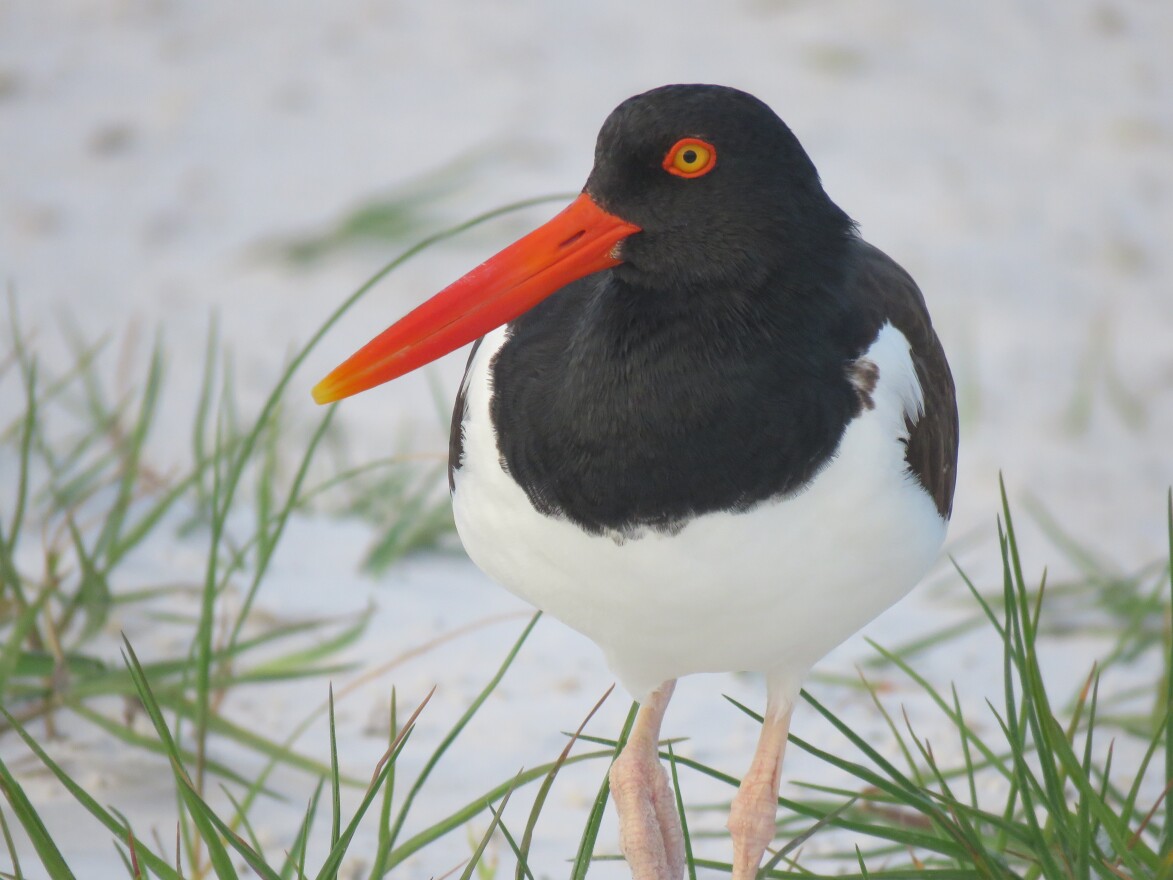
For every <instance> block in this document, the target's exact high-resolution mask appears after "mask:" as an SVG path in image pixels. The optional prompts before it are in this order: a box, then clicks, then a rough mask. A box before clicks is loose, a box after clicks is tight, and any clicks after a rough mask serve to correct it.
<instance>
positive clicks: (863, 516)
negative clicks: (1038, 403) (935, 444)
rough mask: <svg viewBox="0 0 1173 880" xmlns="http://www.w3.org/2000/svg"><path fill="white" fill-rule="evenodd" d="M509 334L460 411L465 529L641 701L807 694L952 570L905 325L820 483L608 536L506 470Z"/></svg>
mask: <svg viewBox="0 0 1173 880" xmlns="http://www.w3.org/2000/svg"><path fill="white" fill-rule="evenodd" d="M507 336H508V332H507V331H506V330H504V329H501V330H496V331H494V332H493V333H492V334H490V335H489V336H488V337H486V338H485V340H484V342H483V343H482V344H481V345H480V346H479V347H478V348H477V351H476V352H475V354H474V355H473V357H472V358H471V359H470V362H469V366H468V371H467V375H466V378H465V382H466V386H465V387H466V390H465V393H464V396H463V400H462V401H461V402H460V403H459V404H458V408H462V410H463V411H462V413H460V414H458V416H457V418H460V424H461V428H462V430H463V432H464V437H463V443H462V447H463V452H462V455H461V461H460V463H459V466H457V467H454V469H453V481H454V491H453V496H452V497H453V512H454V514H455V518H456V526H457V530H458V531H459V533H460V537H461V541H462V542H463V543H464V546H465V549H466V550H467V551H468V554H469V556H470V557H471V558H472V560H473V561H474V562H475V563H476V564H477V565H478V566H479V567H480V568H481V569H482V570H484V571H485V572H486V573H487V574H489V576H490V577H492V578H493V579H494V580H496V581H497V582H498V583H500V584H502V585H503V586H505V587H506V588H507V589H509V590H510V591H512V592H514V593H516V594H517V595H518V596H520V597H521V598H523V599H525V600H527V601H528V602H530V603H532V604H533V605H535V606H536V607H538V608H541V609H542V610H543V611H546V612H548V613H550V614H551V615H553V616H554V617H556V618H558V619H559V620H561V621H563V622H565V623H567V624H568V625H569V626H571V627H572V628H574V629H576V630H578V631H579V632H581V633H583V634H584V635H585V636H587V637H588V638H590V639H591V640H592V641H593V642H595V643H596V644H597V645H599V646H600V648H602V650H603V652H604V654H605V655H606V658H607V662H608V664H609V665H610V667H611V669H612V670H613V671H614V673H615V674H616V675H617V676H618V677H619V679H620V680H621V681H622V683H623V684H624V686H625V687H626V688H627V689H628V691H629V692H630V693H632V694H633V695H634V696H635V697H636V698H637V699H640V700H642V699H644V698H646V697H647V695H648V694H649V693H650V692H651V691H652V690H653V689H655V688H656V687H658V686H659V685H660V684H661V683H663V682H665V681H668V680H669V679H674V678H678V677H680V676H682V675H688V674H690V673H695V672H735V671H741V670H754V671H759V672H766V673H771V674H778V675H781V676H784V677H785V678H786V679H787V680H788V682H789V683H790V684H791V685H792V686H793V688H794V691H795V692H797V687H798V683H799V682H800V681H801V680H802V678H803V677H804V676H805V674H806V672H807V670H809V668H810V667H811V666H812V665H813V664H814V662H815V661H817V660H818V659H819V658H821V657H822V656H823V655H824V654H826V653H827V652H828V651H829V650H831V649H832V648H834V647H835V646H836V645H837V644H839V643H840V642H841V641H843V640H844V639H845V638H847V637H848V636H850V635H851V634H853V633H854V632H855V631H856V630H858V629H859V628H860V627H861V626H862V625H863V624H865V623H867V621H869V620H870V619H871V618H873V617H874V616H875V615H877V614H878V613H880V612H881V611H883V610H884V609H886V608H887V607H888V606H889V605H891V604H892V603H894V602H895V601H896V600H897V599H899V598H900V597H901V596H903V595H904V594H905V593H906V592H907V591H908V590H909V589H910V588H911V587H912V586H913V585H914V584H915V583H916V581H917V580H918V579H919V578H920V576H921V575H922V574H923V573H924V571H925V570H926V569H927V568H928V566H929V564H930V563H931V562H932V561H933V559H934V558H935V557H936V555H937V552H938V550H939V548H940V545H941V541H942V540H943V538H944V534H945V521H944V520H943V518H942V517H941V514H940V513H939V512H938V511H937V509H936V507H935V506H934V504H933V501H932V499H931V498H929V496H928V495H927V494H926V493H925V491H924V490H923V488H922V487H921V486H920V484H919V483H918V482H917V481H916V478H915V477H914V476H913V475H912V474H911V473H910V472H909V471H908V468H907V465H906V463H905V460H904V454H905V449H906V447H905V442H906V439H907V434H908V429H907V428H906V426H905V422H906V420H907V419H912V420H915V419H916V418H917V417H918V415H919V411H920V407H921V400H922V398H921V392H920V385H919V382H918V380H917V377H916V374H915V371H914V370H913V368H912V363H911V360H910V358H909V354H908V343H907V341H906V340H905V339H904V337H903V335H902V334H901V333H900V331H899V330H897V329H896V328H895V327H893V326H892V325H890V324H886V325H884V326H883V327H882V328H881V330H880V331H879V333H878V334H877V337H876V339H875V340H874V342H873V343H872V344H871V345H870V346H869V347H868V349H867V350H866V351H865V352H863V353H862V354H861V357H862V358H864V359H865V360H867V361H868V362H870V363H872V364H874V365H875V366H876V367H877V368H878V373H879V378H878V380H877V382H876V385H875V387H874V389H873V390H872V391H871V392H870V395H871V400H872V406H870V407H868V406H865V405H864V404H863V403H862V402H861V403H860V406H859V412H858V413H857V414H856V415H855V416H853V417H852V418H851V420H850V421H849V422H848V423H847V424H846V426H845V427H844V429H843V433H842V436H841V438H840V440H839V442H838V444H837V445H836V447H835V450H834V452H833V453H832V454H831V455H830V456H828V457H827V459H826V460H825V461H824V462H822V463H821V466H820V467H819V468H818V470H817V471H816V473H815V475H814V476H813V478H812V479H811V481H810V482H809V483H808V484H805V485H803V486H801V487H799V488H797V489H795V490H792V491H790V492H787V493H785V494H783V495H780V496H776V497H770V498H765V499H763V500H761V501H757V502H755V503H753V504H752V505H750V506H748V507H747V508H746V509H744V510H714V511H710V512H706V513H700V514H697V515H694V516H691V517H689V518H688V519H687V520H685V521H683V522H680V523H678V524H674V525H673V526H672V527H671V528H653V527H651V526H640V527H637V528H632V529H628V530H623V529H610V530H608V531H606V532H602V533H592V532H589V531H585V530H584V529H583V528H582V527H581V526H579V525H577V524H576V523H574V522H573V521H571V520H570V519H568V518H567V517H566V516H564V515H552V514H545V513H539V512H537V511H536V509H535V508H534V506H533V504H532V503H531V501H530V499H529V497H528V496H527V494H526V493H525V491H524V490H523V489H522V487H521V486H520V485H519V484H518V482H517V480H516V479H515V478H514V477H513V475H511V474H510V473H509V472H508V471H507V470H506V469H505V467H503V465H502V458H501V455H500V453H499V452H498V447H497V441H496V436H497V434H498V433H499V431H498V430H495V429H494V425H493V419H492V416H491V413H490V404H491V399H492V376H493V370H492V363H493V360H494V357H495V356H496V354H497V353H498V351H499V350H500V347H501V345H502V344H503V342H504V341H505V339H506V338H507ZM847 367H848V364H844V375H843V382H844V383H849V377H848V374H847ZM637 405H638V404H637ZM461 416H462V418H461ZM501 430H508V428H506V427H504V426H503V427H502V429H501ZM712 452H713V454H714V455H738V454H739V450H738V448H736V447H731V448H726V449H717V450H713V451H712ZM666 454H670V450H666ZM486 512H491V514H489V515H486ZM698 621H699V622H703V626H701V627H700V628H698Z"/></svg>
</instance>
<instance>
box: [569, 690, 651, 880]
mask: <svg viewBox="0 0 1173 880" xmlns="http://www.w3.org/2000/svg"><path fill="white" fill-rule="evenodd" d="M637 714H639V703H634V702H633V703H632V704H631V709H630V710H628V713H627V720H626V721H624V722H623V729H622V730H621V731H620V733H619V739H618V740H616V742H615V751H614V752H613V753H612V759H611V760H612V762H614V760H615V758H618V757H619V754H620V753H621V752H622V751H623V747H624V746H625V745H627V737H628V736H630V735H631V728H632V727H633V726H634V725H635V716H636V715H637ZM610 793H611V777H610V770H608V772H606V773H604V774H603V780H602V782H600V783H599V791H598V793H597V794H596V795H595V800H594V803H593V804H591V812H590V815H589V816H588V817H587V823H586V827H584V828H583V831H582V839H581V840H580V841H579V844H578V852H577V853H576V854H575V857H574V870H573V871H572V872H571V874H570V880H583V878H584V877H586V874H587V871H588V870H589V869H590V866H591V859H592V858H593V857H594V853H595V840H596V839H597V838H598V836H599V826H600V825H602V824H603V811H604V810H605V809H606V807H607V796H608V795H609V794H610Z"/></svg>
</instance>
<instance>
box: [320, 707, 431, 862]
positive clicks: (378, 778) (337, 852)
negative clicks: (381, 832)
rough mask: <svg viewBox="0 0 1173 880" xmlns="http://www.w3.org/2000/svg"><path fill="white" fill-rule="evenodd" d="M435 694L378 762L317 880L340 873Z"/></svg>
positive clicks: (412, 714)
mask: <svg viewBox="0 0 1173 880" xmlns="http://www.w3.org/2000/svg"><path fill="white" fill-rule="evenodd" d="M435 692H436V689H435V688H432V690H430V691H429V692H428V695H427V696H426V697H424V699H423V702H421V703H420V704H419V706H417V707H416V709H415V711H414V712H412V713H411V717H410V718H408V719H407V723H406V724H404V725H403V729H402V730H401V731H400V732H399V734H398V735H397V736H396V737H395V741H394V742H393V743H392V744H391V747H390V748H389V749H388V750H387V752H386V753H385V754H384V755H383V757H382V759H381V760H380V761H379V764H378V766H377V767H376V768H375V772H374V775H373V776H372V777H371V783H370V785H369V786H367V791H366V794H365V795H364V796H363V799H362V802H361V803H360V804H359V805H358V809H356V810H355V813H354V816H353V817H351V820H350V822H349V823H347V825H346V828H345V829H343V831H342V833H341V834H340V835H339V838H338V842H337V843H336V844H334V846H333V847H332V848H331V850H330V854H329V855H328V856H327V857H326V861H325V862H324V863H323V865H322V868H321V870H320V871H319V872H318V874H317V877H316V880H327V878H330V877H334V876H336V875H337V874H338V868H339V866H340V865H341V864H342V859H343V857H344V856H345V855H346V851H347V849H348V848H349V847H350V841H351V840H352V839H353V838H354V833H355V832H356V831H357V830H358V825H359V823H360V822H361V821H362V818H363V816H365V815H366V812H367V809H368V808H369V807H370V805H371V804H372V803H373V802H374V799H375V795H377V794H378V793H379V789H380V788H382V787H383V785H384V784H386V781H387V777H388V774H389V773H390V772H391V768H392V767H394V766H395V762H396V760H397V759H398V758H399V754H400V752H402V751H403V748H404V746H406V745H407V741H408V738H409V737H410V736H411V733H412V731H413V730H415V721H416V719H417V718H418V717H419V716H420V713H421V712H423V710H424V707H425V706H427V705H428V702H429V701H430V700H431V699H432V695H433V694H434V693H435Z"/></svg>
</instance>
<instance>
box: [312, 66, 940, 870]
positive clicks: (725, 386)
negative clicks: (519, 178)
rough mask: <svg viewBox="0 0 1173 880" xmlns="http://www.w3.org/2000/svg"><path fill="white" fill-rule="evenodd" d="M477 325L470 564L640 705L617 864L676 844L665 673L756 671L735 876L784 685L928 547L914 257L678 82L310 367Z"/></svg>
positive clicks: (790, 152) (755, 129)
mask: <svg viewBox="0 0 1173 880" xmlns="http://www.w3.org/2000/svg"><path fill="white" fill-rule="evenodd" d="M468 343H473V346H472V349H471V353H470V355H469V358H468V364H467V368H466V370H465V373H464V377H463V379H462V381H461V384H460V387H459V392H458V394H457V396H456V401H455V406H454V411H453V417H452V428H451V438H450V448H449V469H448V473H449V486H450V489H451V495H452V505H453V515H454V519H455V522H456V528H457V530H458V532H459V535H460V538H461V540H462V543H463V544H464V547H465V549H466V550H467V552H468V555H469V556H470V557H471V558H472V560H473V561H474V562H475V563H476V564H477V565H478V566H479V567H480V568H481V569H482V570H483V571H484V572H485V573H487V574H488V575H489V576H490V578H492V579H493V580H495V581H497V582H498V583H499V584H501V585H502V586H504V587H505V588H506V589H507V590H509V591H511V592H513V593H514V594H516V595H518V596H520V597H522V598H523V599H525V600H527V601H529V602H530V603H532V604H533V605H534V606H536V607H537V608H539V609H541V610H542V611H544V612H545V613H547V614H550V615H553V616H554V617H556V618H558V619H559V620H561V621H562V622H564V623H565V624H567V625H569V626H570V627H571V628H573V629H575V630H577V631H578V632H580V633H582V634H583V635H585V636H586V637H587V638H589V639H591V640H592V641H594V642H595V643H596V644H597V645H598V646H599V648H600V649H601V650H602V652H603V655H604V657H605V659H606V661H607V663H608V665H609V667H610V668H611V670H612V671H613V672H614V674H615V675H616V677H617V678H618V680H619V681H620V682H621V683H622V684H623V685H624V686H625V687H626V689H627V690H628V691H629V692H630V693H631V694H632V696H633V697H634V698H635V699H636V700H638V701H639V704H640V708H639V711H638V713H637V715H636V720H635V722H634V725H633V727H632V730H631V733H630V735H629V737H628V739H627V742H626V744H625V746H624V748H623V750H622V752H621V753H620V754H619V755H618V756H617V757H616V758H615V760H614V761H613V763H612V765H611V768H610V770H609V780H610V788H611V797H612V798H613V800H614V802H615V806H616V809H617V813H618V816H619V835H620V847H621V849H622V851H623V854H624V856H625V858H626V860H627V862H628V867H629V869H630V871H631V873H632V876H633V877H634V878H635V880H679V878H681V877H682V876H683V873H684V869H685V867H686V865H685V855H684V846H683V836H682V831H681V825H680V820H679V816H678V814H677V806H676V801H675V798H674V796H673V794H672V790H671V787H670V784H669V781H668V778H667V774H666V771H665V769H664V767H663V766H662V765H661V764H660V761H659V754H658V748H659V741H660V733H661V726H662V722H663V719H664V716H665V712H666V710H667V707H668V703H669V700H670V698H671V696H672V692H673V688H674V686H675V683H676V680H677V679H679V678H681V677H682V676H686V675H690V674H694V673H701V672H738V671H751V672H757V673H761V674H762V675H763V677H764V681H765V689H766V706H765V712H764V715H763V721H762V728H761V732H760V734H759V739H758V743H757V747H756V750H755V753H754V755H753V758H752V762H751V764H750V767H749V769H748V771H747V772H746V773H745V775H744V776H743V778H742V780H741V783H740V787H739V789H738V791H737V794H736V796H735V797H734V799H733V801H732V803H731V806H730V812H729V819H728V823H727V824H728V829H729V832H730V838H731V841H732V849H733V853H732V875H733V878H734V880H750V878H753V877H755V876H756V874H757V872H758V869H759V866H760V864H761V861H762V859H763V857H764V854H765V852H766V851H767V849H768V848H769V846H770V843H771V842H772V839H773V837H774V834H775V831H776V811H777V806H778V792H779V784H780V776H781V767H782V757H783V753H784V751H785V746H786V741H787V737H788V733H789V728H790V720H791V715H792V713H793V710H794V707H795V704H796V702H797V700H798V698H799V690H800V687H801V685H802V682H803V680H804V678H805V676H806V675H807V673H808V672H809V671H810V669H811V668H812V666H813V665H814V664H815V663H816V662H817V661H818V660H820V659H821V658H822V657H823V656H824V655H825V654H827V653H828V652H829V651H830V650H831V649H833V648H834V647H836V646H837V645H839V644H840V643H841V642H843V641H844V640H845V639H847V638H848V637H849V636H851V635H852V634H854V633H855V632H856V631H857V630H859V629H860V628H861V627H862V626H864V625H865V624H866V623H867V622H868V621H870V620H871V619H872V618H874V617H875V616H876V615H878V614H879V613H880V612H881V611H883V610H885V609H886V608H888V607H889V606H891V605H892V604H894V603H895V602H896V601H897V600H899V599H900V598H901V597H903V596H904V595H905V594H906V593H907V592H908V591H909V590H910V589H912V587H913V586H915V585H916V583H917V582H918V581H919V580H920V578H921V577H922V576H923V575H924V574H925V572H926V571H927V570H928V568H929V567H930V565H931V564H932V563H933V561H934V560H935V558H936V556H937V555H938V553H939V550H940V548H941V546H942V543H943V541H944V538H945V534H946V530H947V526H948V523H949V519H950V515H951V511H952V505H953V494H954V487H955V482H956V464H957V444H958V422H957V407H956V396H955V391H954V385H953V379H952V376H951V373H950V369H949V364H948V361H947V360H946V356H945V353H944V350H943V348H942V346H941V343H940V341H939V339H938V337H937V334H936V332H935V330H934V328H933V324H932V321H931V319H930V317H929V313H928V310H927V307H926V305H925V301H924V297H923V295H922V294H921V291H920V289H919V288H918V287H917V285H916V283H915V282H914V281H913V279H912V278H911V276H910V275H909V274H908V273H907V272H906V271H905V270H904V269H902V268H901V267H900V266H899V265H898V264H897V263H896V262H895V261H893V260H892V259H891V258H889V257H888V256H887V255H885V254H884V253H883V252H881V251H880V250H879V249H877V248H875V247H873V246H872V245H870V244H868V243H867V242H866V241H864V239H863V238H862V237H861V236H860V234H859V231H858V228H857V224H856V223H855V222H854V221H853V220H852V219H851V218H850V217H849V216H848V215H847V214H846V213H845V212H844V211H843V210H841V209H840V208H839V207H838V206H837V205H836V204H835V202H834V201H832V199H831V198H830V196H829V195H828V194H827V192H826V191H825V189H824V187H823V185H822V182H821V180H820V178H819V174H818V172H817V170H816V168H815V166H814V164H813V163H812V161H811V159H810V157H809V156H808V154H807V153H806V151H805V150H804V148H803V147H802V146H801V144H800V143H799V141H798V139H797V137H796V136H795V135H794V133H793V132H792V131H791V129H790V128H789V127H788V126H787V125H786V124H785V123H784V122H783V121H782V119H781V118H780V117H779V116H778V115H777V114H776V113H775V112H774V111H773V110H772V109H771V108H770V107H769V106H768V105H767V104H766V103H764V102H763V101H761V100H759V99H758V98H756V97H754V96H752V95H750V94H748V93H746V92H744V91H740V90H737V89H734V88H731V87H728V86H717V85H699V84H677V85H667V86H662V87H660V88H656V89H652V90H651V91H647V92H644V93H642V94H639V95H636V96H634V97H632V98H629V99H627V100H626V101H624V102H623V103H621V104H620V105H619V106H618V107H617V108H616V109H615V110H614V111H613V112H612V113H611V114H610V115H609V116H608V117H607V118H606V120H605V121H604V123H603V126H602V128H601V130H600V132H599V135H598V140H597V142H596V146H595V152H594V165H593V168H592V170H591V171H590V174H589V175H588V177H587V181H586V185H585V186H584V187H583V190H582V192H581V194H580V195H579V196H578V197H577V198H575V199H574V200H573V201H572V202H571V204H570V205H569V206H568V207H566V208H565V210H563V211H562V212H561V213H559V214H558V215H557V216H555V217H554V218H553V219H551V220H550V221H548V222H547V223H545V224H544V225H542V226H540V227H539V228H537V229H536V230H534V231H533V232H531V233H529V234H528V235H525V236H524V237H522V238H521V239H519V240H518V241H517V242H515V243H514V244H512V245H510V246H508V247H506V248H505V249H504V250H503V251H501V252H500V253H499V254H497V255H496V256H494V257H491V258H490V259H489V260H487V261H486V262H485V263H483V264H482V265H480V266H479V267H477V268H475V269H473V270H472V271H471V272H469V273H468V274H467V275H465V276H464V277H462V278H460V279H459V280H457V281H456V282H454V283H453V284H451V285H450V286H448V287H447V288H445V289H444V290H442V291H441V292H439V293H438V294H436V295H435V296H434V297H432V298H431V299H429V300H427V301H426V302H424V304H422V305H421V306H419V307H418V308H417V309H415V310H414V311H412V312H411V313H409V314H408V315H407V316H406V317H404V318H402V319H401V320H400V321H398V322H397V323H395V324H393V325H392V326H391V327H389V328H388V329H387V330H385V331H384V332H383V333H381V334H379V335H378V336H376V337H375V338H374V339H372V340H371V342H369V343H368V344H367V345H366V346H365V347H363V348H361V349H360V350H359V351H358V352H356V353H355V354H354V355H352V356H351V357H350V358H349V359H347V360H346V361H345V362H344V363H342V364H341V365H340V366H339V367H337V368H336V369H335V370H334V371H333V372H331V373H330V374H329V375H328V376H327V377H326V378H325V379H323V380H322V381H321V382H320V383H319V384H318V385H317V386H315V387H314V389H313V396H314V398H315V400H317V401H318V402H319V403H328V402H332V401H336V400H340V399H342V398H344V397H348V396H350V395H352V394H356V393H358V392H359V391H363V390H366V389H369V388H372V387H374V386H376V385H379V384H382V383H384V382H387V381H389V380H391V379H394V378H396V377H398V376H402V375H404V374H405V373H408V372H410V371H412V370H415V369H417V368H419V367H421V366H423V365H424V364H427V363H429V362H431V361H433V360H435V359H436V358H438V357H440V356H442V355H444V354H446V353H448V352H451V351H453V350H455V349H457V348H460V347H462V346H464V345H466V344H468Z"/></svg>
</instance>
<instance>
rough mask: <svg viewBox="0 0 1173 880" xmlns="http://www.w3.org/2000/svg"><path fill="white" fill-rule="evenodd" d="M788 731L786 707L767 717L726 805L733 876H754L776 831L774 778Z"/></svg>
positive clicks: (747, 878)
mask: <svg viewBox="0 0 1173 880" xmlns="http://www.w3.org/2000/svg"><path fill="white" fill-rule="evenodd" d="M789 731H790V710H789V709H787V710H786V711H785V712H784V713H783V714H781V715H772V714H771V713H770V712H768V711H767V717H766V719H765V721H764V722H763V723H762V733H761V737H760V739H759V740H758V747H757V751H756V752H755V753H754V759H753V763H752V764H751V765H750V768H749V772H748V773H746V774H745V776H744V777H743V778H742V780H741V787H740V788H738V789H737V795H736V797H734V798H733V804H732V805H731V806H730V808H729V822H728V825H727V826H726V827H727V828H728V829H729V836H730V837H731V838H732V839H733V880H754V878H755V877H757V873H758V868H759V866H760V865H761V863H762V856H763V855H764V854H765V852H766V848H767V847H768V846H769V845H770V841H772V840H773V839H774V835H775V833H777V825H776V819H777V815H778V782H779V780H780V777H781V775H782V756H783V754H784V753H785V750H786V737H787V735H788V733H789Z"/></svg>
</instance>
